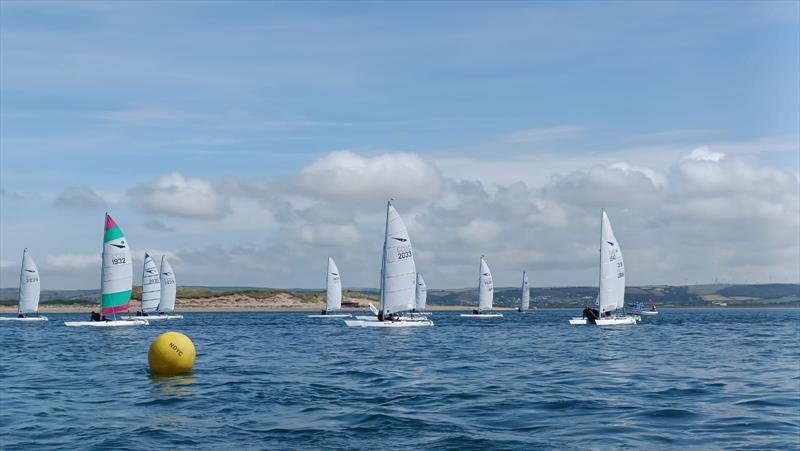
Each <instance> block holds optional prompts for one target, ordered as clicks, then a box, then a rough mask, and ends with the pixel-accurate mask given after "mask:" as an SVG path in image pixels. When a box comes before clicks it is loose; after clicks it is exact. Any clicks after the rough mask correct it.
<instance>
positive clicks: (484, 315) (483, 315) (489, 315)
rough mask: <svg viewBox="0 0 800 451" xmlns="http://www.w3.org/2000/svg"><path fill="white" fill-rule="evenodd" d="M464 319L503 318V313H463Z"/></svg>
mask: <svg viewBox="0 0 800 451" xmlns="http://www.w3.org/2000/svg"><path fill="white" fill-rule="evenodd" d="M461 317H462V318H502V317H503V314H502V313H462V314H461Z"/></svg>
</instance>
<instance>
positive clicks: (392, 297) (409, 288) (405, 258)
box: [381, 201, 417, 315]
mask: <svg viewBox="0 0 800 451" xmlns="http://www.w3.org/2000/svg"><path fill="white" fill-rule="evenodd" d="M382 266H383V274H382V280H381V282H382V283H381V311H382V312H383V314H384V315H388V314H390V313H399V312H405V311H409V310H413V309H414V304H415V301H416V300H415V296H416V278H417V269H416V265H415V263H414V253H413V251H412V248H411V240H410V239H409V236H408V230H407V229H406V226H405V224H404V223H403V220H402V219H401V218H400V215H399V214H398V213H397V210H395V208H394V207H393V206H392V204H391V201H390V202H389V203H388V204H387V212H386V233H385V236H384V250H383V265H382Z"/></svg>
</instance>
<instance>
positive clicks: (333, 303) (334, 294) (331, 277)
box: [325, 257, 342, 312]
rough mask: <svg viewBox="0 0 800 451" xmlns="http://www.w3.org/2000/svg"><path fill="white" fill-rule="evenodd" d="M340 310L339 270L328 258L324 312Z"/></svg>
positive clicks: (340, 286)
mask: <svg viewBox="0 0 800 451" xmlns="http://www.w3.org/2000/svg"><path fill="white" fill-rule="evenodd" d="M341 308H342V279H341V277H340V276H339V268H338V267H337V266H336V262H335V261H333V259H332V258H330V257H328V281H327V295H326V299H325V310H327V311H329V312H331V311H334V310H339V309H341Z"/></svg>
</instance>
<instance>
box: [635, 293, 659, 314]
mask: <svg viewBox="0 0 800 451" xmlns="http://www.w3.org/2000/svg"><path fill="white" fill-rule="evenodd" d="M647 305H648V306H647V307H645V308H640V309H639V310H638V311H637V312H634V313H636V314H637V315H642V316H656V315H658V309H657V308H656V303H655V302H653V298H650V297H649V298H647Z"/></svg>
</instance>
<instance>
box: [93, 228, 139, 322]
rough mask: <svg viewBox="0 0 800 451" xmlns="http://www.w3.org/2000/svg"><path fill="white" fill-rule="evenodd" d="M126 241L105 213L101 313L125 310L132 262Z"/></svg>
mask: <svg viewBox="0 0 800 451" xmlns="http://www.w3.org/2000/svg"><path fill="white" fill-rule="evenodd" d="M131 260H132V259H131V249H130V246H128V241H127V240H126V239H125V235H124V234H123V233H122V229H120V228H119V226H118V225H117V223H116V222H114V219H113V218H112V217H111V216H109V215H108V214H106V226H105V235H104V236H103V271H102V282H101V286H100V289H101V293H102V298H101V301H100V311H101V312H102V314H103V315H110V314H113V313H117V312H124V311H127V310H128V308H129V305H130V299H131V292H132V289H133V262H132V261H131Z"/></svg>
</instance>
